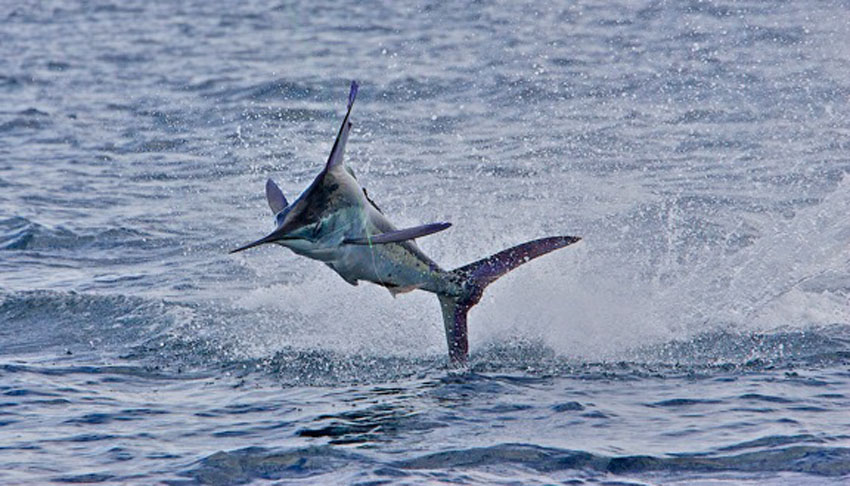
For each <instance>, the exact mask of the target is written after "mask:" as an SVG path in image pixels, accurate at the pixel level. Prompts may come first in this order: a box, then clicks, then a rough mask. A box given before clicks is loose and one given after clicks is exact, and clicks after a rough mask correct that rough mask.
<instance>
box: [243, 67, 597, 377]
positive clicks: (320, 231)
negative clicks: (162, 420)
mask: <svg viewBox="0 0 850 486" xmlns="http://www.w3.org/2000/svg"><path fill="white" fill-rule="evenodd" d="M357 90H358V85H357V83H356V82H354V81H352V82H351V91H350V92H349V95H348V109H347V112H346V114H345V118H344V119H343V120H342V126H340V128H339V132H338V133H337V136H336V141H335V142H334V144H333V148H332V149H331V154H330V156H329V157H328V160H327V162H326V163H325V166H324V168H323V169H322V171H321V172H320V173H319V175H318V176H316V178H315V179H314V180H313V182H312V183H311V184H310V186H309V187H307V189H306V190H305V191H304V192H303V193H301V195H300V196H298V199H296V200H295V201H293V202H292V203H289V202H288V201H287V200H286V197H284V195H283V192H282V191H281V190H280V188H279V187H278V186H277V184H275V183H274V181H272V180H271V179H269V180H268V181H267V182H266V199H267V201H268V203H269V207H270V208H271V210H272V213H274V217H275V226H276V228H275V230H274V231H272V232H271V233H270V234H269V235H267V236H265V237H263V238H260V239H259V240H257V241H255V242H253V243H249V244H247V245H245V246H242V247H240V248H237V249H235V250H233V251H231V253H235V252H238V251H243V250H247V249H248V248H253V247H255V246H259V245H263V244H266V243H277V244H278V245H281V246H284V247H286V248H289V249H290V250H292V251H293V252H295V253H296V254H298V255H303V256H306V257H308V258H312V259H314V260H318V261H320V262H323V263H325V264H326V265H327V266H329V267H330V268H331V269H333V270H334V271H335V272H336V273H338V274H339V276H340V277H342V278H343V280H345V281H346V282H348V283H349V284H351V285H357V283H358V282H359V281H361V280H364V281H367V282H372V283H375V284H377V285H381V286H383V287H386V288H387V289H388V290H389V291H390V293H391V294H392V295H393V297H395V296H396V295H397V294H401V293H404V292H410V291H413V290H424V291H426V292H431V293H433V294H436V295H437V298H438V299H439V301H440V309H441V310H442V313H443V324H444V325H445V330H446V343H447V344H448V348H449V360H450V362H451V364H452V365H453V366H465V365H466V363H467V359H468V355H469V341H468V338H467V319H466V317H467V312H469V309H471V308H472V306H474V305H475V304H477V303H478V301H479V300H481V296H482V294H483V292H484V289H485V288H486V287H487V286H488V285H490V284H491V283H493V282H494V281H495V280H496V279H498V278H499V277H501V276H502V275H504V274H506V273H507V272H509V271H511V270H513V269H514V268H516V267H518V266H520V265H522V264H523V263H526V262H529V261H531V260H532V259H534V258H537V257H539V256H541V255H544V254H546V253H549V252H551V251H554V250H557V249H559V248H563V247H565V246H567V245H571V244H573V243H575V242H577V241H579V240H580V239H581V238H579V237H576V236H550V237H547V238H540V239H537V240H534V241H528V242H526V243H522V244H520V245H517V246H514V247H512V248H508V249H507V250H502V251H500V252H499V253H496V254H495V255H492V256H489V257H487V258H484V259H482V260H478V261H476V262H474V263H470V264H469V265H465V266H462V267H460V268H457V269H455V270H449V271H447V270H443V269H442V268H440V266H439V265H437V264H436V263H435V262H434V261H433V260H431V259H430V258H428V256H426V255H425V253H423V252H422V250H420V249H419V247H418V246H417V245H416V243H415V242H414V240H415V239H416V238H420V237H423V236H426V235H430V234H433V233H436V232H438V231H443V230H445V229H446V228H448V227H449V226H451V224H450V223H430V224H425V225H421V226H415V227H411V228H403V229H398V228H396V227H395V226H394V225H393V224H392V223H390V221H389V219H387V217H386V216H384V214H383V212H382V211H381V210H380V209H379V208H378V206H377V205H375V203H374V202H373V201H372V199H371V198H370V197H369V195H368V194H367V193H366V190H365V189H364V188H363V187H361V186H360V184H359V183H358V182H357V179H356V178H355V176H354V172H353V171H352V170H351V169H349V168H348V167H347V166H346V165H345V163H344V161H343V155H344V152H345V145H346V143H347V142H348V135H349V133H351V126H352V123H351V121H350V118H351V107H352V106H353V105H354V100H355V98H356V97H357Z"/></svg>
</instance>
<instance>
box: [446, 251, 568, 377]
mask: <svg viewBox="0 0 850 486" xmlns="http://www.w3.org/2000/svg"><path fill="white" fill-rule="evenodd" d="M579 240H581V238H579V237H576V236H551V237H548V238H541V239H539V240H534V241H528V242H526V243H523V244H521V245H517V246H514V247H511V248H508V249H507V250H502V251H500V252H499V253H496V254H495V255H492V256H489V257H487V258H484V259H483V260H478V261H477V262H474V263H470V264H469V265H465V266H463V267H460V268H458V269H455V270H452V271H451V272H450V274H451V276H452V278H454V279H457V280H458V281H459V282H460V283H461V286H462V288H463V292H462V294H461V295H459V296H452V295H438V296H437V297H438V298H439V299H440V308H441V309H442V311H443V323H444V324H445V326H446V341H447V342H448V345H449V358H450V359H451V362H452V364H453V365H459V366H462V365H465V364H466V360H467V356H468V354H469V341H468V339H467V332H466V313H467V312H469V309H471V308H472V307H473V306H474V305H475V304H477V303H478V301H479V300H481V296H482V294H483V293H484V289H485V288H487V286H488V285H490V284H491V283H493V282H495V281H496V279H498V278H499V277H501V276H502V275H504V274H506V273H508V272H510V271H511V270H513V269H514V268H516V267H518V266H520V265H522V264H523V263H526V262H530V261H531V260H533V259H535V258H537V257H539V256H541V255H545V254H547V253H549V252H550V251H554V250H557V249H558V248H563V247H565V246H567V245H571V244H573V243H575V242H577V241H579Z"/></svg>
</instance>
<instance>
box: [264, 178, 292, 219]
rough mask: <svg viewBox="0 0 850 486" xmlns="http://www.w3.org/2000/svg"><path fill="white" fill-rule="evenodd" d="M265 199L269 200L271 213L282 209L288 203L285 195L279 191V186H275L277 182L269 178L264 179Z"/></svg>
mask: <svg viewBox="0 0 850 486" xmlns="http://www.w3.org/2000/svg"><path fill="white" fill-rule="evenodd" d="M266 201H268V202H269V207H270V208H271V209H272V213H274V214H277V213H279V212H281V211H283V209H284V208H286V206H288V205H289V204H288V203H287V202H286V197H285V196H284V195H283V191H281V190H280V188H279V187H277V184H275V183H274V181H273V180H271V179H269V180H267V181H266Z"/></svg>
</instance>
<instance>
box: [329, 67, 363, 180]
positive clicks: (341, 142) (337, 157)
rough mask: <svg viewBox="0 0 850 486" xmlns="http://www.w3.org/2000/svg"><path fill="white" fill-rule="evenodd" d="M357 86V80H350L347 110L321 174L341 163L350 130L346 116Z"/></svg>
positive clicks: (348, 115)
mask: <svg viewBox="0 0 850 486" xmlns="http://www.w3.org/2000/svg"><path fill="white" fill-rule="evenodd" d="M359 87H360V86H359V85H358V84H357V81H352V82H351V91H349V93H348V110H347V111H346V113H345V118H343V120H342V125H341V126H340V127H339V133H337V135H336V141H334V146H333V148H332V149H331V154H330V156H328V162H327V163H326V164H325V168H324V170H323V171H322V173H323V174H325V173H327V172H329V171H330V170H332V169H333V168H334V167H337V166H339V165H341V164H342V158H343V155H344V154H345V144H346V143H347V142H348V133H349V132H350V131H351V122H350V121H348V118H349V117H350V116H351V107H352V106H354V100H355V99H356V98H357V89H358V88H359Z"/></svg>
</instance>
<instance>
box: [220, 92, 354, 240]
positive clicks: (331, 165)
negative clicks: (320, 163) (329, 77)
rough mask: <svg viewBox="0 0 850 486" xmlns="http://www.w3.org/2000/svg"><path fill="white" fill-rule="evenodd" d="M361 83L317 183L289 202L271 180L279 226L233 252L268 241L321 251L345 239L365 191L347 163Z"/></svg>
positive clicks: (271, 198) (270, 200) (269, 194)
mask: <svg viewBox="0 0 850 486" xmlns="http://www.w3.org/2000/svg"><path fill="white" fill-rule="evenodd" d="M357 88H358V86H357V83H355V82H353V81H352V82H351V93H350V94H349V98H348V112H347V113H346V115H345V119H344V120H343V121H342V126H341V127H340V129H339V133H338V134H337V138H336V141H335V142H334V146H333V149H332V150H331V154H330V157H328V161H327V163H326V164H325V167H324V168H323V169H322V171H321V173H319V175H318V176H316V178H315V179H314V180H313V183H312V184H310V186H309V187H308V188H307V189H306V190H305V191H304V192H303V193H302V194H301V195H300V196H298V199H296V200H295V202H293V203H292V204H289V203H287V201H286V197H284V195H283V192H282V191H281V190H280V188H279V187H278V186H277V185H276V184H275V183H274V182H273V181H272V180H271V179H269V180H268V181H267V182H266V200H267V201H268V203H269V207H270V208H271V210H272V212H273V213H274V214H275V223H276V226H277V227H276V229H275V230H274V231H273V232H271V233H270V234H268V235H266V236H265V237H263V238H260V239H259V240H257V241H255V242H253V243H249V244H247V245H245V246H242V247H240V248H237V249H235V250H233V251H231V253H236V252H238V251H242V250H247V249H248V248H253V247H255V246H259V245H263V244H266V243H277V244H279V245H282V246H286V247H288V248H291V249H292V250H294V251H297V252H302V253H304V252H307V253H309V252H312V251H318V250H320V249H321V248H327V247H329V246H335V245H338V244H340V243H341V242H342V239H343V235H342V233H343V232H344V230H345V226H342V227H340V226H341V222H342V221H343V220H344V219H345V215H346V214H345V213H346V211H345V210H346V209H347V208H350V207H352V206H356V205H357V203H358V201H359V198H361V197H362V196H361V192H360V191H361V190H360V188H359V185H357V183H356V181H354V178H353V177H351V175H350V173H349V172H348V171H347V170H346V169H345V167H344V165H343V160H342V159H343V154H344V152H345V144H346V142H347V141H348V134H349V132H350V131H351V122H350V121H349V120H348V119H349V116H350V115H351V107H352V105H353V104H354V98H355V96H356V95H357Z"/></svg>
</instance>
